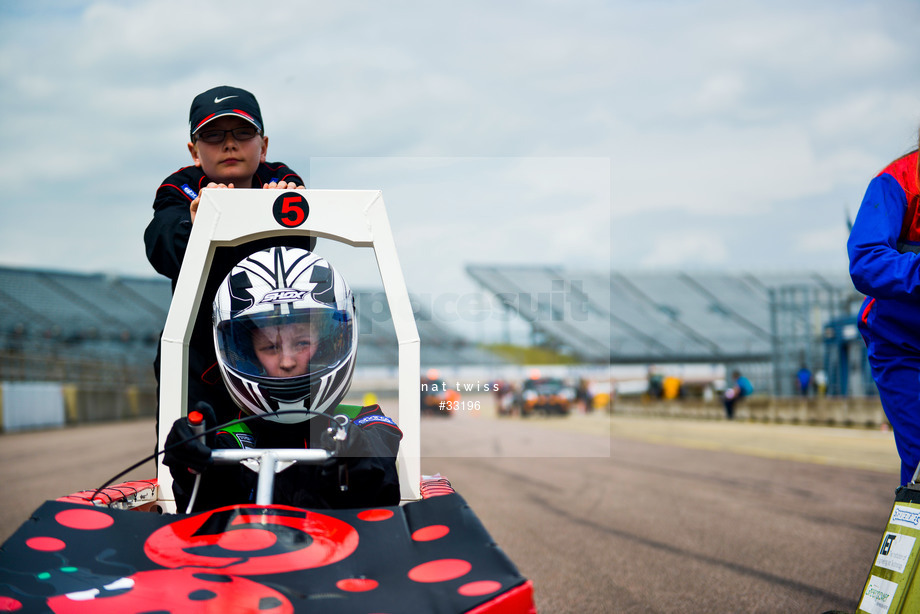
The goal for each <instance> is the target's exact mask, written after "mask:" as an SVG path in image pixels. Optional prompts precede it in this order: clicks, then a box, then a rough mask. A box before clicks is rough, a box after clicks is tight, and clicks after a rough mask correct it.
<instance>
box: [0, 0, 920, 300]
mask: <svg viewBox="0 0 920 614" xmlns="http://www.w3.org/2000/svg"><path fill="white" fill-rule="evenodd" d="M266 6H267V7H268V8H265V7H266ZM255 7H256V5H254V4H253V3H252V2H239V1H237V0H229V1H212V0H204V1H199V2H194V3H190V2H187V1H184V2H178V1H173V0H162V1H152V0H133V1H132V0H121V1H118V2H114V1H83V2H77V1H71V0H61V1H58V2H50V1H47V0H3V1H2V2H0V100H2V109H3V112H2V114H0V129H2V133H3V135H4V137H5V138H4V139H3V141H2V145H0V183H2V185H3V189H2V192H0V194H2V207H0V266H22V267H30V268H42V269H52V270H64V271H77V272H106V273H114V274H123V275H132V276H154V275H155V272H154V271H153V270H152V268H151V267H150V265H149V264H148V263H147V260H146V257H145V254H144V247H143V239H142V237H143V231H144V228H145V227H146V225H147V223H148V222H149V220H150V218H151V216H152V208H151V204H152V201H153V196H154V193H155V191H156V188H157V186H158V185H159V184H160V182H161V181H162V180H163V179H164V178H165V177H166V176H168V175H169V174H170V173H172V172H173V171H175V170H177V169H178V168H180V167H181V166H185V165H187V164H189V163H190V157H189V154H188V151H187V149H186V143H187V141H188V134H187V130H188V108H189V104H190V103H191V100H192V98H193V97H194V96H195V95H196V94H198V93H199V92H202V91H204V90H206V89H209V88H211V87H213V86H216V85H224V84H226V85H234V86H239V87H243V88H246V89H248V90H250V91H252V92H253V93H254V94H255V95H256V96H257V97H258V99H259V102H260V104H261V107H262V114H263V118H264V120H265V128H266V134H267V135H268V136H269V152H268V153H269V155H268V158H269V160H271V161H283V162H286V163H287V164H288V165H290V166H291V167H292V168H294V169H295V170H298V171H299V172H301V173H302V174H303V175H309V183H310V187H313V188H348V189H382V190H383V195H384V200H385V202H386V204H387V210H388V214H389V217H390V222H391V225H392V227H393V231H394V235H395V237H396V242H397V248H398V250H399V256H400V260H401V263H402V265H403V268H404V270H405V276H406V280H407V282H408V285H409V290H410V292H413V293H416V294H427V295H430V296H434V295H439V294H443V293H446V292H455V293H458V294H462V293H465V292H470V291H472V290H471V288H473V285H472V283H471V281H470V280H469V279H468V278H467V276H466V275H465V273H464V266H465V265H467V264H522V263H532V264H551V265H559V266H563V267H565V268H567V269H589V270H599V271H604V270H607V269H609V268H610V267H613V268H616V269H621V270H645V269H664V270H677V269H684V270H689V269H693V270H698V269H707V270H729V271H741V270H771V271H775V270H790V269H792V270H830V271H840V272H844V273H845V271H846V266H847V260H846V250H845V243H846V235H847V229H846V220H847V216H850V217H853V216H855V214H856V211H857V209H858V206H859V203H860V200H861V198H862V194H863V192H864V190H865V187H866V184H867V183H868V181H869V180H870V179H871V178H872V177H873V176H874V175H875V174H876V173H878V172H879V170H881V168H883V167H884V166H885V164H886V163H887V162H888V161H890V160H892V159H894V158H895V157H897V156H899V155H901V154H903V153H906V152H907V151H909V150H911V149H913V148H915V147H916V145H917V135H918V127H920V79H918V77H920V3H917V2H916V1H915V0H883V1H876V2H856V1H846V0H844V1H840V0H815V1H810V2H798V1H778V2H776V1H770V2H767V1H728V0H725V1H723V0H699V1H686V2H677V1H664V0H651V1H647V2H627V1H607V2H604V1H592V0H565V1H562V0H533V1H529V2H521V1H516V0H511V1H508V2H501V3H496V2H485V1H476V0H473V1H469V2H463V3H456V2H445V1H443V0H435V1H430V2H420V1H415V2H410V1H399V0H397V1H393V2H386V3H382V2H369V1H368V2H358V1H344V2H335V3H330V2H316V1H313V0H307V1H302V0H291V1H289V0H278V1H276V2H273V3H271V4H270V5H259V8H255ZM329 253H330V254H332V253H334V250H330V252H329ZM330 258H331V256H330ZM342 258H346V257H345V256H342ZM333 262H334V263H335V261H333ZM355 267H356V268H361V270H362V272H359V273H354V276H353V277H349V279H351V281H352V285H363V284H365V283H369V282H370V280H371V279H372V278H368V279H365V277H364V275H363V268H362V267H358V266H357V265H355Z"/></svg>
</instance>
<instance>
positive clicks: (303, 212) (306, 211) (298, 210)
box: [272, 192, 310, 228]
mask: <svg viewBox="0 0 920 614" xmlns="http://www.w3.org/2000/svg"><path fill="white" fill-rule="evenodd" d="M272 215H274V216H275V221H276V222H278V223H279V224H281V225H282V226H284V227H285V228H297V227H298V226H300V225H301V224H303V223H304V222H305V221H307V216H308V215H310V205H309V204H307V199H306V198H305V197H304V195H303V194H298V193H297V192H285V193H284V194H282V195H281V196H279V197H278V198H276V199H275V204H274V205H272Z"/></svg>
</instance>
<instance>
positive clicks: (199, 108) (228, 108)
mask: <svg viewBox="0 0 920 614" xmlns="http://www.w3.org/2000/svg"><path fill="white" fill-rule="evenodd" d="M226 115H236V116H237V117H242V118H243V119H245V120H246V121H248V122H250V123H251V124H252V125H253V126H255V127H256V128H258V129H259V132H264V131H263V129H262V112H261V111H260V110H259V103H258V101H257V100H256V97H255V96H253V95H252V94H250V93H249V92H247V91H246V90H243V89H240V88H238V87H230V86H229V85H221V86H219V87H215V88H211V89H209V90H208V91H206V92H202V93H201V94H198V95H197V96H195V99H194V100H192V108H191V109H190V110H189V112H188V131H189V135H193V134H195V133H196V132H198V131H199V130H201V128H202V126H204V125H205V124H207V123H208V122H210V121H212V120H215V119H217V118H218V117H224V116H226Z"/></svg>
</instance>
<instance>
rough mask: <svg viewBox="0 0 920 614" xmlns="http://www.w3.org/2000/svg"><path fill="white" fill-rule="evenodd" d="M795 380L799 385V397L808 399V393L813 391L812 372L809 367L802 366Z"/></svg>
mask: <svg viewBox="0 0 920 614" xmlns="http://www.w3.org/2000/svg"><path fill="white" fill-rule="evenodd" d="M795 380H796V382H797V383H798V389H799V395H801V396H803V397H807V396H808V391H809V390H810V389H811V371H810V370H809V369H808V367H806V366H805V365H802V367H801V368H800V369H799V371H798V373H796V374H795Z"/></svg>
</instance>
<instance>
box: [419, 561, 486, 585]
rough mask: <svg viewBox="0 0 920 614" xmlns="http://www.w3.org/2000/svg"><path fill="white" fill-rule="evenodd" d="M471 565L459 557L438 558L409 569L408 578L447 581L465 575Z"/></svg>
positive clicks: (420, 580)
mask: <svg viewBox="0 0 920 614" xmlns="http://www.w3.org/2000/svg"><path fill="white" fill-rule="evenodd" d="M472 568H473V566H472V565H471V564H470V563H469V562H468V561H463V560H461V559H438V560H437V561H428V562H427V563H422V564H421V565H418V566H416V567H413V568H412V569H410V570H409V579H410V580H412V581H414V582H447V581H448V580H455V579H456V578H459V577H460V576H465V575H466V574H468V573H469V571H470V570H471V569H472Z"/></svg>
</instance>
